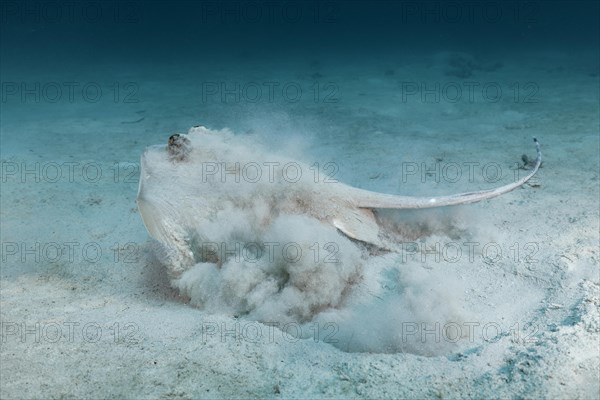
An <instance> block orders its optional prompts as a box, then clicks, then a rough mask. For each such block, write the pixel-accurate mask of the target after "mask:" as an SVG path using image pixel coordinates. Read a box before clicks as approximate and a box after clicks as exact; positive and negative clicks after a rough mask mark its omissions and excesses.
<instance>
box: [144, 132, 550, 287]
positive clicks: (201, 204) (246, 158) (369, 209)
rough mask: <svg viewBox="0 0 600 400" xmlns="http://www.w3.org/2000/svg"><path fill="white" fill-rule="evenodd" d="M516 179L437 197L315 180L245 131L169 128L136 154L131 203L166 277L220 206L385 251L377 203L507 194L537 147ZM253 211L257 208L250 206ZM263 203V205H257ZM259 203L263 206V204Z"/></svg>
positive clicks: (260, 223)
mask: <svg viewBox="0 0 600 400" xmlns="http://www.w3.org/2000/svg"><path fill="white" fill-rule="evenodd" d="M534 142H535V147H536V151H537V158H536V161H535V165H534V166H533V168H532V169H531V171H530V172H529V173H528V174H527V175H526V176H524V177H522V178H521V179H519V180H516V181H514V182H512V183H509V184H507V185H504V186H500V187H497V188H494V189H488V190H480V191H474V192H468V193H459V194H453V195H448V196H439V197H413V196H399V195H393V194H384V193H376V192H372V191H368V190H364V189H359V188H355V187H352V186H349V185H346V184H344V183H341V182H338V181H334V182H331V181H328V180H327V179H318V180H317V179H314V174H312V170H311V168H310V167H309V166H308V165H307V164H304V163H302V162H300V161H297V160H294V159H291V158H287V157H283V156H279V155H276V154H273V153H270V152H269V151H267V149H266V148H264V147H263V146H261V145H259V144H258V143H256V141H255V139H254V138H253V137H251V136H236V135H234V134H233V133H232V132H230V131H229V130H226V129H224V130H218V131H217V130H210V129H207V128H205V127H202V126H198V127H194V128H192V129H190V130H189V132H188V133H187V134H175V135H172V136H171V137H170V138H169V140H168V143H167V145H166V146H165V145H155V146H150V147H148V148H147V149H146V150H145V152H144V153H143V155H142V157H141V170H140V183H139V190H138V195H137V204H138V208H139V211H140V214H141V217H142V220H143V222H144V225H145V226H146V229H147V230H148V232H149V234H150V236H152V237H153V238H154V239H156V240H157V241H158V242H159V243H161V244H162V246H164V249H165V250H166V252H165V253H166V254H167V255H168V258H169V271H170V273H171V277H178V276H180V275H181V273H183V272H184V271H186V270H187V269H189V268H190V267H191V266H192V265H194V264H196V263H197V262H199V259H198V254H196V253H195V252H197V248H198V243H197V242H198V241H210V240H211V239H212V238H210V237H209V236H207V235H204V236H203V237H198V235H197V234H196V233H197V231H198V227H199V226H202V224H207V223H221V224H227V223H228V221H226V220H219V216H220V215H221V214H220V213H219V212H220V211H222V210H223V209H225V208H233V209H236V210H241V211H242V212H244V211H245V212H253V213H258V214H260V217H259V218H258V219H257V226H256V227H255V229H257V230H260V229H265V228H266V227H268V226H269V224H270V222H271V221H272V219H273V218H274V217H276V216H278V215H281V214H290V215H305V216H308V217H310V218H314V219H317V220H318V221H320V222H322V223H324V224H330V225H331V226H333V227H335V228H336V229H337V230H338V231H340V232H341V233H343V234H344V235H346V236H348V237H349V238H351V239H354V240H356V241H359V242H363V243H366V244H367V245H370V246H374V247H375V248H379V249H382V250H391V249H392V248H393V246H392V245H391V244H390V242H389V237H390V235H388V233H389V232H386V231H385V230H386V229H389V226H388V225H389V224H382V223H381V222H380V221H378V219H377V218H376V215H375V212H376V210H377V209H422V208H432V207H444V206H452V205H460V204H469V203H475V202H479V201H482V200H487V199H491V198H493V197H497V196H500V195H502V194H505V193H508V192H510V191H512V190H514V189H516V188H518V187H520V186H522V185H523V184H524V183H525V182H527V181H528V180H529V179H531V177H533V176H534V175H535V173H536V172H537V171H538V169H539V167H540V164H541V161H542V154H541V151H540V146H539V143H538V141H537V140H536V139H534ZM257 210H258V211H257ZM261 210H262V211H261ZM265 210H266V211H265Z"/></svg>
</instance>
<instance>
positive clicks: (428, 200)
mask: <svg viewBox="0 0 600 400" xmlns="http://www.w3.org/2000/svg"><path fill="white" fill-rule="evenodd" d="M533 141H534V142H535V149H536V152H537V158H536V162H535V167H534V168H533V170H532V171H531V172H530V173H529V174H527V175H526V176H524V177H523V178H521V179H519V180H518V181H515V182H512V183H510V184H508V185H504V186H500V187H498V188H495V189H488V190H480V191H477V192H467V193H459V194H453V195H449V196H440V197H411V196H396V195H391V194H383V193H377V192H371V191H368V190H362V189H356V190H357V192H356V193H354V194H355V196H356V197H355V198H357V199H358V200H357V206H358V207H360V208H396V209H404V208H432V207H443V206H453V205H458V204H469V203H476V202H478V201H482V200H487V199H491V198H494V197H497V196H500V195H501V194H504V193H508V192H510V191H512V190H515V189H516V188H518V187H520V186H522V185H523V184H524V183H525V182H527V181H528V180H529V179H531V178H532V177H533V176H534V175H535V174H536V172H537V171H538V169H539V167H540V164H541V163H542V152H541V150H540V143H539V142H538V141H537V139H536V138H533Z"/></svg>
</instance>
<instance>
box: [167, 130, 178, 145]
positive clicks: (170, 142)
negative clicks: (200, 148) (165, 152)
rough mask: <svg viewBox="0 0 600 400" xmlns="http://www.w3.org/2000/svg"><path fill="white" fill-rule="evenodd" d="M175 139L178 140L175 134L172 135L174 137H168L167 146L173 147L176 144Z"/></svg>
mask: <svg viewBox="0 0 600 400" xmlns="http://www.w3.org/2000/svg"><path fill="white" fill-rule="evenodd" d="M177 138H179V133H176V134H174V135H171V136H170V137H169V146H173V145H174V144H175V143H176V141H177Z"/></svg>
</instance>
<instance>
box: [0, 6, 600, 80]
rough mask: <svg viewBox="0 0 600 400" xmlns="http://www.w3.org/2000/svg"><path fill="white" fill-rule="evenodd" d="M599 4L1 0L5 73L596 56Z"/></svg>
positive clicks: (3, 67) (599, 15) (599, 16)
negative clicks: (350, 59) (105, 66)
mask: <svg viewBox="0 0 600 400" xmlns="http://www.w3.org/2000/svg"><path fill="white" fill-rule="evenodd" d="M599 4H600V2H598V1H581V0H576V1H481V2H480V1H467V2H454V1H453V2H445V1H426V2H422V1H343V2H342V1H340V2H334V1H320V2H307V1H288V2H276V1H273V2H272V1H251V2H243V1H225V2H218V1H169V2H160V1H148V2H129V1H117V2H111V1H82V2H62V1H23V2H21V1H3V2H2V14H1V22H2V38H1V41H2V42H1V44H2V54H1V56H2V69H3V70H8V71H11V70H13V69H19V68H35V67H38V68H50V67H52V66H57V65H65V66H67V65H73V64H75V65H79V64H94V63H95V62H98V61H101V60H102V61H112V62H115V63H147V62H164V61H165V59H167V58H168V59H170V60H171V61H177V62H191V61H196V62H197V61H200V62H201V61H203V60H207V59H219V58H221V57H225V58H239V59H240V62H243V60H244V58H249V57H250V58H251V57H264V58H266V59H273V60H282V58H285V57H292V58H294V59H295V58H297V57H298V56H302V55H307V54H309V53H313V54H314V52H320V53H324V54H328V55H337V54H345V55H353V56H356V57H368V56H372V55H373V54H377V53H378V52H385V53H396V54H402V53H403V52H405V53H415V52H430V51H440V50H448V49H452V50H460V51H487V52H494V51H505V50H507V49H532V50H539V49H541V48H546V49H555V50H558V51H560V50H565V51H567V50H569V51H570V50H573V48H596V49H597V48H598V46H599V30H598V25H599V22H598V21H599V20H600V10H599Z"/></svg>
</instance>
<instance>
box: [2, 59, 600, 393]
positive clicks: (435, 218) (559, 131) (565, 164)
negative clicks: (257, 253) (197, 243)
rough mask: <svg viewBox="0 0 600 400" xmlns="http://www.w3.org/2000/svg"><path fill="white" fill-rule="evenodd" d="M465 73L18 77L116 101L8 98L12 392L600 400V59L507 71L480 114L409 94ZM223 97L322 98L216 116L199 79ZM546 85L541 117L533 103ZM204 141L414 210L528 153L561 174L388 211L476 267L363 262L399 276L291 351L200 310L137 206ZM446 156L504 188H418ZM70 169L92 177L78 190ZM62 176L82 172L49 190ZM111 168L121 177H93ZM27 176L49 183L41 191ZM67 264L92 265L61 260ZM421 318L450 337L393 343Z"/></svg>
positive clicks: (328, 314)
mask: <svg viewBox="0 0 600 400" xmlns="http://www.w3.org/2000/svg"><path fill="white" fill-rule="evenodd" d="M446 60H447V55H445V54H438V55H429V56H427V57H414V58H403V59H400V58H398V59H392V58H390V59H386V60H382V61H379V62H373V61H371V60H369V61H366V60H365V61H364V62H361V61H360V60H354V63H352V64H350V63H348V64H342V65H340V64H338V63H334V62H333V61H331V60H329V59H327V58H323V59H321V60H319V64H315V63H312V65H311V62H310V61H311V60H308V59H304V60H298V62H296V63H290V65H263V64H260V63H259V62H256V63H255V64H253V63H252V62H251V61H249V60H245V61H244V62H243V65H244V69H243V70H241V69H240V67H239V65H240V64H236V63H230V64H226V65H224V66H223V68H221V69H215V68H214V66H212V65H204V66H203V65H201V64H196V65H188V66H181V65H179V66H176V65H170V64H166V63H165V64H164V65H155V64H153V65H148V66H135V67H131V68H130V69H129V70H127V71H126V70H123V69H121V70H117V69H116V68H111V67H110V64H107V65H105V66H104V67H105V68H104V71H105V72H103V75H102V76H101V77H99V76H97V73H95V72H94V71H87V72H85V71H82V72H80V73H78V74H77V76H75V74H73V73H71V72H69V71H66V70H63V71H60V72H56V73H39V74H37V75H35V74H34V75H32V72H31V71H10V73H9V74H8V75H7V76H5V77H3V80H12V81H15V82H21V81H27V82H32V81H39V82H42V84H43V83H44V82H68V81H77V82H81V83H82V84H85V83H86V82H98V84H99V85H100V86H101V87H102V88H103V89H104V92H103V93H104V94H103V96H102V98H101V99H100V101H98V102H97V103H89V102H85V101H83V100H82V98H81V96H79V98H78V97H77V95H76V98H75V102H73V103H70V102H69V101H68V100H65V98H64V97H63V98H61V101H59V102H57V103H51V102H49V101H44V98H42V101H40V102H39V103H35V102H33V101H32V100H31V99H30V100H27V99H26V100H25V101H24V102H23V101H20V99H19V98H18V97H17V100H15V99H14V98H13V100H8V101H6V102H3V104H2V163H3V169H2V198H1V202H2V204H1V206H2V207H1V216H2V271H1V278H2V280H1V313H0V316H1V323H2V327H1V328H2V329H1V333H2V342H1V349H0V355H1V358H2V363H1V370H0V371H1V375H0V387H1V388H0V389H1V392H0V397H1V398H3V399H4V398H6V399H8V398H41V397H43V398H81V397H87V398H108V397H112V398H125V397H126V398H406V397H408V398H424V397H428V398H431V397H439V398H465V397H476V398H492V397H493V398H532V399H533V398H581V399H588V398H598V397H599V395H600V386H599V383H598V382H599V380H598V378H599V373H600V362H599V335H598V334H599V332H600V317H599V306H600V297H599V285H600V277H599V257H600V255H599V249H598V243H599V242H598V241H599V234H598V232H599V195H600V193H599V180H598V179H599V172H598V168H599V161H600V156H599V124H600V113H599V110H598V102H599V98H598V95H599V94H598V85H599V82H598V79H599V78H598V59H597V55H589V54H583V53H581V54H580V53H578V54H530V55H529V56H523V55H520V56H515V55H513V56H507V57H506V58H505V59H501V60H499V61H502V63H503V66H502V67H501V68H499V69H497V70H495V71H475V72H474V74H473V76H472V77H470V78H468V79H466V80H467V81H470V82H477V83H479V84H480V85H484V84H486V83H490V82H494V83H497V84H498V85H500V87H501V88H502V89H503V94H502V95H501V96H500V99H499V101H498V102H491V101H488V100H486V99H484V98H482V96H481V92H480V91H476V92H475V97H474V101H472V102H471V101H469V100H468V98H466V96H467V94H466V93H463V96H462V97H461V98H460V100H459V101H457V102H450V101H448V99H447V98H443V97H442V98H441V99H440V101H439V102H435V101H422V100H421V99H420V97H419V94H417V95H414V96H412V95H411V96H408V97H407V99H406V100H405V101H404V100H403V98H402V88H403V82H404V85H406V83H407V82H408V84H412V83H415V82H416V83H420V82H427V83H428V84H431V85H434V84H435V83H436V82H439V83H440V85H441V86H444V85H446V84H448V83H449V82H455V83H457V84H459V85H464V81H465V80H463V79H459V78H456V77H453V76H448V75H446V72H447V61H446ZM485 61H486V62H490V63H493V62H495V61H498V59H497V58H493V59H489V60H485ZM338 62H339V61H338ZM101 66H102V65H101ZM387 70H393V71H394V73H393V74H386V73H385V72H386V71H387ZM117 71H118V72H117ZM214 71H219V72H214ZM315 73H319V74H320V75H314V77H311V75H313V74H315ZM32 76H33V78H32ZM225 80H226V81H227V82H228V83H229V84H232V82H239V83H240V84H241V85H242V86H243V85H244V84H247V83H248V82H258V83H262V82H267V81H269V82H272V81H276V82H280V83H281V84H282V85H283V84H285V83H290V82H293V83H294V84H297V85H300V87H302V88H303V95H302V97H301V100H300V101H299V102H297V103H290V102H287V101H286V100H285V98H284V97H283V96H282V95H281V92H278V94H276V95H275V97H274V100H273V101H269V99H268V98H267V97H266V96H267V94H266V92H263V97H261V99H260V101H257V102H256V103H248V102H245V101H239V102H236V101H235V100H234V99H233V98H231V97H230V98H229V100H227V101H225V102H221V101H220V100H219V96H218V95H216V96H213V97H212V98H211V97H209V98H207V101H203V100H202V94H203V92H202V83H203V82H204V83H205V84H206V82H221V81H225ZM315 80H316V81H318V82H319V85H321V86H320V87H321V88H322V90H325V91H326V92H327V91H328V90H330V89H331V88H326V89H324V88H323V85H326V84H328V83H331V84H333V85H334V87H335V88H337V92H336V94H335V98H337V99H338V101H337V102H334V103H324V102H323V101H322V100H323V97H319V101H318V102H315V101H314V98H313V94H314V91H313V89H312V88H313V86H312V85H313V84H314V82H315ZM113 82H119V84H120V85H121V87H122V86H123V85H125V84H126V83H127V82H134V84H135V85H137V86H136V87H138V88H139V91H138V92H137V94H136V95H135V98H137V99H139V102H137V103H123V102H122V101H119V102H115V101H114V99H113V98H112V95H113V92H111V90H112V89H110V85H111V84H112V83H113ZM517 82H518V83H519V85H520V88H519V89H518V91H517V93H518V94H519V101H515V98H514V94H515V92H514V90H513V88H514V84H515V83H517ZM528 82H531V85H533V86H526V85H527V83H528ZM404 87H405V88H406V86H404ZM462 87H463V88H465V86H462ZM532 88H537V93H536V94H535V95H534V98H535V99H536V101H535V102H530V103H526V102H523V101H522V100H523V98H524V97H525V98H527V95H528V94H530V93H531V91H532ZM448 93H449V92H448ZM121 94H122V93H121ZM320 94H322V92H320ZM46 100H47V99H46ZM426 100H427V99H426ZM142 117H144V119H143V120H142V121H140V122H136V123H124V122H134V121H137V120H139V119H140V118H142ZM196 124H202V125H206V126H208V127H211V128H214V129H220V128H223V127H226V126H227V127H230V128H232V129H233V130H234V131H236V132H237V133H238V134H240V135H242V134H245V132H248V131H251V132H253V133H254V134H256V135H257V140H263V141H265V142H267V143H270V144H271V146H272V148H274V149H279V150H280V151H282V152H284V153H286V154H287V155H290V156H294V157H298V158H300V159H302V160H304V161H308V162H311V161H317V162H319V163H321V165H323V164H324V163H325V162H328V161H333V162H335V163H337V165H339V174H338V178H339V179H340V180H342V181H344V182H346V183H349V184H352V185H355V186H358V187H363V188H367V189H371V190H379V191H385V192H389V193H398V194H405V195H411V194H414V195H425V194H450V193H454V192H460V191H471V190H478V189H480V188H487V187H493V186H496V185H498V184H499V183H502V182H504V183H506V182H508V181H510V180H511V178H512V176H513V175H512V174H513V170H510V169H509V168H510V167H514V166H515V164H516V163H519V162H520V158H521V154H522V153H527V154H528V155H529V157H534V152H533V144H532V140H531V138H532V137H537V138H538V139H539V140H540V142H541V144H542V151H543V153H544V164H543V168H542V169H541V170H540V171H539V173H538V177H537V178H536V183H537V184H539V186H537V185H536V186H531V185H528V186H526V187H525V188H523V189H519V190H517V191H514V192H512V193H509V194H507V195H504V196H502V197H500V198H498V199H494V200H491V201H488V202H484V203H480V204H474V205H469V206H463V207H458V208H451V209H447V210H427V211H420V212H418V213H410V214H409V213H405V214H399V215H398V214H396V215H392V216H391V218H395V220H396V221H398V223H399V224H404V225H402V226H405V227H406V228H405V229H406V232H407V234H408V235H409V236H410V233H414V232H417V233H419V234H423V233H424V232H426V234H423V236H421V237H419V238H415V237H412V238H409V240H410V241H416V240H420V241H421V242H422V243H424V245H425V246H435V243H440V244H441V246H442V247H443V246H444V245H445V244H447V243H450V242H453V243H464V242H477V243H479V244H481V246H480V247H479V250H478V251H477V252H475V257H474V259H473V260H469V259H468V257H467V256H466V254H464V253H463V255H462V257H460V259H459V260H458V261H457V262H452V263H451V262H445V261H444V260H443V259H442V260H441V261H436V260H435V256H436V255H435V254H434V253H431V252H429V253H427V254H426V257H427V260H426V262H421V260H420V255H419V256H416V255H415V256H410V257H407V258H406V259H399V258H398V257H397V256H395V255H385V256H382V257H373V258H372V259H369V260H366V261H365V268H367V267H371V268H381V270H377V271H378V272H377V273H375V272H372V271H375V270H374V269H373V270H371V271H369V270H367V272H365V275H364V281H363V282H361V284H360V285H359V286H358V287H357V288H356V291H357V292H356V293H363V296H362V297H360V296H359V300H360V301H356V302H354V303H353V302H352V301H349V302H348V303H347V304H346V305H345V306H344V307H342V308H340V309H337V310H324V311H323V312H322V313H320V314H318V315H316V316H315V318H314V321H312V322H309V323H307V324H305V325H297V324H292V325H289V326H288V327H287V328H288V333H290V332H291V333H293V332H294V330H295V329H297V328H300V329H302V333H303V336H305V337H307V338H305V339H295V338H293V337H292V336H291V335H288V334H286V333H285V332H282V331H281V330H279V329H277V328H273V327H269V326H267V325H265V324H261V323H258V322H255V321H253V320H252V319H249V318H246V317H244V316H239V317H235V316H233V315H231V313H214V312H213V313H209V312H207V311H205V310H201V309H198V308H194V307H192V306H191V305H189V304H187V301H188V300H187V299H185V298H181V297H179V296H178V293H177V292H176V291H175V290H174V289H172V288H171V287H170V285H169V283H168V279H167V276H166V273H165V269H164V267H163V266H161V265H159V263H158V262H157V261H156V260H155V258H153V256H152V253H151V251H150V250H151V246H149V245H148V242H147V237H148V236H147V233H146V230H145V228H144V226H143V224H142V222H141V219H140V216H139V214H138V212H137V209H136V205H135V196H136V191H137V180H138V175H137V174H138V173H139V170H138V164H137V163H138V160H139V155H140V154H141V152H142V151H143V149H144V148H145V147H146V146H148V145H152V144H157V143H166V140H167V138H168V136H169V135H170V134H172V133H174V132H185V131H186V130H187V129H188V128H189V127H190V126H192V125H196ZM265 138H266V140H265ZM436 158H439V159H440V160H441V161H438V162H439V163H440V165H441V166H444V165H448V164H444V163H458V164H459V165H464V164H463V163H465V162H476V163H479V164H478V165H484V164H485V163H489V162H494V163H497V164H498V165H500V166H501V168H502V171H503V173H504V175H503V180H501V181H500V182H499V183H493V184H491V183H489V182H485V180H484V179H483V178H482V175H481V174H476V175H475V181H473V182H469V180H467V179H466V178H465V177H464V176H463V178H462V179H460V180H458V181H457V182H455V183H454V182H450V181H449V180H448V179H441V180H440V182H439V183H436V182H435V181H434V180H433V179H432V178H431V177H429V179H427V180H426V182H422V181H421V179H420V175H415V176H412V175H411V176H408V177H407V179H406V182H402V180H401V179H402V167H403V165H404V166H406V165H408V164H406V163H416V164H411V165H417V166H418V167H419V168H420V166H421V163H422V162H425V163H427V164H428V165H433V164H434V163H435V162H436ZM69 162H73V163H76V164H72V165H74V167H73V168H74V169H73V171H74V175H73V179H70V177H69V174H68V173H69V167H68V165H70V164H65V163H69ZM86 163H92V164H90V165H89V166H88V169H87V170H85V171H84V170H83V166H84V165H85V164H86ZM402 163H405V164H402ZM56 165H59V166H61V170H62V174H63V175H62V176H61V177H60V178H59V179H56V182H52V180H55V179H53V178H54V176H55V166H56ZM38 166H39V169H36V168H38ZM95 167H98V169H99V170H101V171H102V173H103V175H102V177H101V178H100V179H99V180H97V181H95V179H94V175H95V170H96V169H95ZM15 168H16V173H15V174H13V173H12V172H13V171H14V170H15ZM24 168H28V169H29V170H33V171H34V172H33V173H29V174H25V175H24V178H23V179H22V175H21V173H22V171H23V169H24ZM420 172H421V171H420V170H419V174H420ZM521 172H523V171H521ZM38 177H39V178H40V181H39V182H36V178H38ZM23 180H24V181H23ZM485 244H493V245H494V246H497V247H499V248H500V249H501V251H502V255H501V256H499V257H497V258H495V259H494V260H491V261H490V260H488V259H486V258H485V257H483V256H482V255H481V253H480V252H479V251H480V250H481V248H482V247H483V246H484V245H485ZM36 246H39V247H36ZM58 247H61V248H66V249H73V251H72V252H69V251H67V252H66V253H64V254H62V255H56V253H55V250H56V248H58ZM30 250H31V251H30ZM97 250H100V252H101V254H97V252H96V251H97ZM531 253H533V257H534V259H535V260H536V261H537V262H530V261H531V259H529V258H527V256H528V255H529V254H531ZM96 256H97V257H96ZM385 265H387V266H388V267H389V268H388V269H387V270H386V268H384V267H382V266H385ZM386 271H387V272H386ZM361 290H362V292H361ZM365 290H366V293H367V295H365V294H364V293H365ZM369 293H371V294H372V296H371V297H370V299H371V300H370V301H367V300H365V299H369V296H368V294H369ZM454 316H456V319H453V318H454ZM421 323H427V324H428V325H427V327H428V329H430V328H431V327H435V326H436V325H435V324H436V323H437V324H439V325H438V326H440V328H439V329H437V330H435V332H434V333H429V334H426V335H424V337H421V336H419V335H420V333H422V332H419V333H417V334H416V335H408V336H407V337H408V338H409V340H408V342H407V346H406V347H405V348H404V349H401V350H398V349H397V348H396V347H393V346H392V347H386V344H385V343H386V341H390V342H394V341H395V343H397V342H398V335H402V334H405V335H407V331H404V332H403V331H402V329H413V328H414V327H418V329H420V327H421ZM448 323H454V324H455V325H452V326H449V325H448V326H447V327H449V328H452V327H454V326H456V325H458V326H460V327H462V329H463V331H462V332H463V335H465V333H468V335H467V337H466V339H468V340H467V341H465V340H463V341H461V342H460V343H457V344H454V343H452V340H450V339H451V338H449V337H448V335H451V334H450V333H448V332H450V331H444V330H442V327H444V324H448ZM469 326H470V327H472V329H473V330H472V331H469V330H468V327H469ZM317 328H318V329H320V335H319V336H318V337H317V340H315V339H314V337H313V334H314V329H317ZM236 329H237V330H236ZM329 333H332V334H333V336H328V334H329ZM221 334H223V335H221ZM328 339H337V340H339V342H338V346H337V347H335V346H332V345H331V344H329V343H326V342H327V341H328ZM463 339H464V338H463ZM471 339H472V342H470V341H469V340H471ZM340 343H341V344H340ZM386 349H388V350H389V349H394V352H392V353H389V352H386ZM345 350H354V351H355V352H347V351H345ZM360 350H370V352H361V351H360ZM356 351H358V352H356Z"/></svg>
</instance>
